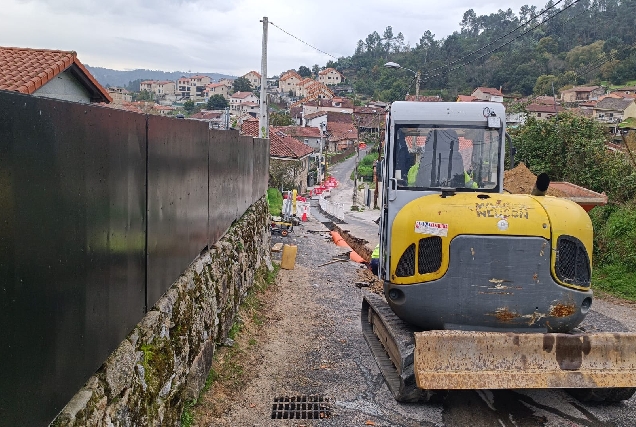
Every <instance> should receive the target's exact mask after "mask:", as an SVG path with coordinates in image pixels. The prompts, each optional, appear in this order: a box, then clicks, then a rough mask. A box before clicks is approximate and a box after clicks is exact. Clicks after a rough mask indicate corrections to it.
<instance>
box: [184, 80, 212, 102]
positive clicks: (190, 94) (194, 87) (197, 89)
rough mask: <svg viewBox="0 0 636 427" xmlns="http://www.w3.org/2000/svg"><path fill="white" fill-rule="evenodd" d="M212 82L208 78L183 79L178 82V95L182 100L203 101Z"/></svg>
mask: <svg viewBox="0 0 636 427" xmlns="http://www.w3.org/2000/svg"><path fill="white" fill-rule="evenodd" d="M211 82H212V79H211V78H210V77H208V76H200V75H197V76H191V77H181V78H180V79H179V80H177V95H178V96H179V97H181V98H182V99H192V100H194V99H195V98H198V99H203V97H204V95H203V93H204V92H205V88H206V86H207V85H209V84H210V83H211Z"/></svg>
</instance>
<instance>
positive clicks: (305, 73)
mask: <svg viewBox="0 0 636 427" xmlns="http://www.w3.org/2000/svg"><path fill="white" fill-rule="evenodd" d="M298 74H300V77H311V70H310V69H309V67H305V66H304V65H301V66H300V67H298Z"/></svg>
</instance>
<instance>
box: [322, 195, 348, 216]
mask: <svg viewBox="0 0 636 427" xmlns="http://www.w3.org/2000/svg"><path fill="white" fill-rule="evenodd" d="M318 203H319V205H320V209H322V210H323V212H325V213H327V214H328V215H331V216H333V217H336V218H338V219H339V220H340V221H344V217H345V214H344V212H345V211H344V205H343V204H342V203H333V202H328V201H327V200H325V198H324V197H322V195H321V196H320V197H319V199H318Z"/></svg>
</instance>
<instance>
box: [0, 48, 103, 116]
mask: <svg viewBox="0 0 636 427" xmlns="http://www.w3.org/2000/svg"><path fill="white" fill-rule="evenodd" d="M0 90H7V91H13V92H20V93H24V94H27V95H33V96H40V97H45V98H55V99H61V100H64V101H72V102H81V103H86V104H88V103H91V102H105V103H110V102H112V98H111V96H110V94H109V93H108V91H107V90H106V89H105V88H104V87H102V85H100V84H99V83H98V82H97V80H96V79H95V77H93V75H92V74H91V73H90V72H89V71H88V70H87V69H86V67H84V65H83V64H82V63H81V62H80V60H79V59H78V58H77V53H75V52H70V51H62V50H47V49H29V48H17V47H0Z"/></svg>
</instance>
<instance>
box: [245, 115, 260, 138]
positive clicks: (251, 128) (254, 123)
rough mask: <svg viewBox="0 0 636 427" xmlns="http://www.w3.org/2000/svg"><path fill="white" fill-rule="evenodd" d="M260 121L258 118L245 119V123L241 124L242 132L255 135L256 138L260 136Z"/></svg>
mask: <svg viewBox="0 0 636 427" xmlns="http://www.w3.org/2000/svg"><path fill="white" fill-rule="evenodd" d="M259 123H260V122H259V121H258V120H257V119H254V120H249V119H248V120H245V121H244V122H243V124H241V134H242V135H248V136H253V137H254V138H257V137H258V130H259V129H258V125H259Z"/></svg>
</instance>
